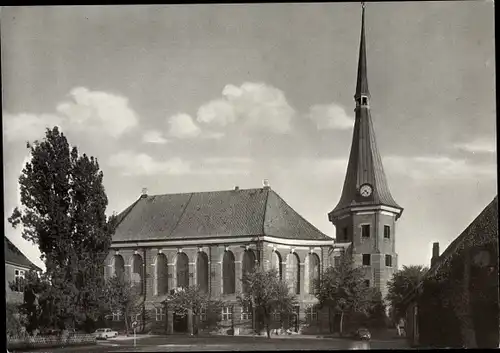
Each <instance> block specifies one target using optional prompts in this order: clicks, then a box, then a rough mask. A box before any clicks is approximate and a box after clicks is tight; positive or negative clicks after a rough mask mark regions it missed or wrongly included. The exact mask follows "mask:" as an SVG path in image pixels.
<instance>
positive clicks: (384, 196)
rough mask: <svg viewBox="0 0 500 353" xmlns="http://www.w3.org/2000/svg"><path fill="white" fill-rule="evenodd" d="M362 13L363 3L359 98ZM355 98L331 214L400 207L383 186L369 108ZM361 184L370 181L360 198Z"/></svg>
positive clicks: (362, 70)
mask: <svg viewBox="0 0 500 353" xmlns="http://www.w3.org/2000/svg"><path fill="white" fill-rule="evenodd" d="M364 14H365V9H364V5H363V16H362V25H361V43H360V51H359V53H360V54H359V55H360V57H359V64H358V81H357V87H356V96H355V98H359V97H361V95H366V96H368V95H369V92H368V80H367V79H366V53H365V34H364ZM356 100H357V105H356V110H355V112H356V113H355V123H354V131H353V137H352V145H351V154H350V156H349V162H348V165H347V172H346V177H345V182H344V187H343V190H342V195H341V197H340V201H339V203H338V204H337V206H336V207H335V208H334V210H333V211H332V213H337V212H338V211H342V210H344V209H347V208H350V207H353V206H376V205H381V206H382V205H383V206H389V207H394V208H397V209H399V210H402V207H400V206H399V205H398V204H397V203H396V201H394V199H393V197H392V195H391V192H390V191H389V186H388V185H387V178H386V176H385V172H384V167H383V165H382V159H381V158H380V154H379V151H378V148H377V143H376V141H375V131H374V129H373V123H372V118H371V114H370V107H369V105H368V104H367V102H366V104H365V103H362V102H360V101H359V100H358V99H356ZM363 184H370V185H371V187H372V194H371V195H370V196H369V197H362V196H361V195H360V193H359V188H360V187H361V186H362V185H363ZM330 218H331V217H330Z"/></svg>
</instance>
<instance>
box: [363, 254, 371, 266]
mask: <svg viewBox="0 0 500 353" xmlns="http://www.w3.org/2000/svg"><path fill="white" fill-rule="evenodd" d="M370 265H371V256H370V254H363V266H370Z"/></svg>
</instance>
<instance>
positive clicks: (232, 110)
mask: <svg viewBox="0 0 500 353" xmlns="http://www.w3.org/2000/svg"><path fill="white" fill-rule="evenodd" d="M222 96H223V97H222V98H220V99H216V100H213V101H210V102H208V103H207V104H205V105H203V106H201V107H200V108H199V109H198V114H197V121H198V122H201V123H207V124H208V123H213V124H217V125H220V126H226V125H229V124H232V123H235V122H237V121H241V122H242V124H243V126H245V127H248V128H251V129H260V130H268V131H271V132H274V133H278V134H282V133H287V132H289V131H290V129H291V126H290V123H291V120H292V118H293V116H294V115H295V111H294V109H293V108H292V107H291V106H290V105H289V103H288V102H287V100H286V98H285V95H284V94H283V92H282V91H281V90H279V89H277V88H275V87H272V86H269V85H266V84H263V83H252V82H246V83H243V84H242V85H241V86H240V87H237V86H235V85H231V84H229V85H226V86H225V87H224V89H223V91H222Z"/></svg>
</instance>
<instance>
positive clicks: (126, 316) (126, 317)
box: [125, 311, 128, 337]
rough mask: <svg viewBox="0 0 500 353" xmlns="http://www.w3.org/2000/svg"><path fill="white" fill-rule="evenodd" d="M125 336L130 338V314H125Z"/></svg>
mask: <svg viewBox="0 0 500 353" xmlns="http://www.w3.org/2000/svg"><path fill="white" fill-rule="evenodd" d="M125 335H127V337H128V312H127V311H126V312H125Z"/></svg>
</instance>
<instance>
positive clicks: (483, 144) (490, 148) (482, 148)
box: [454, 138, 497, 153]
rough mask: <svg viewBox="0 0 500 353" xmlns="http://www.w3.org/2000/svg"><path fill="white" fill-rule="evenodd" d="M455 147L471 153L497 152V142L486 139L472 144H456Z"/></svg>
mask: <svg viewBox="0 0 500 353" xmlns="http://www.w3.org/2000/svg"><path fill="white" fill-rule="evenodd" d="M454 147H455V148H456V149H459V150H462V151H466V152H471V153H495V152H496V150H497V149H496V145H495V141H494V140H491V139H486V138H478V139H476V140H473V141H470V142H462V143H456V144H455V145H454Z"/></svg>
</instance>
